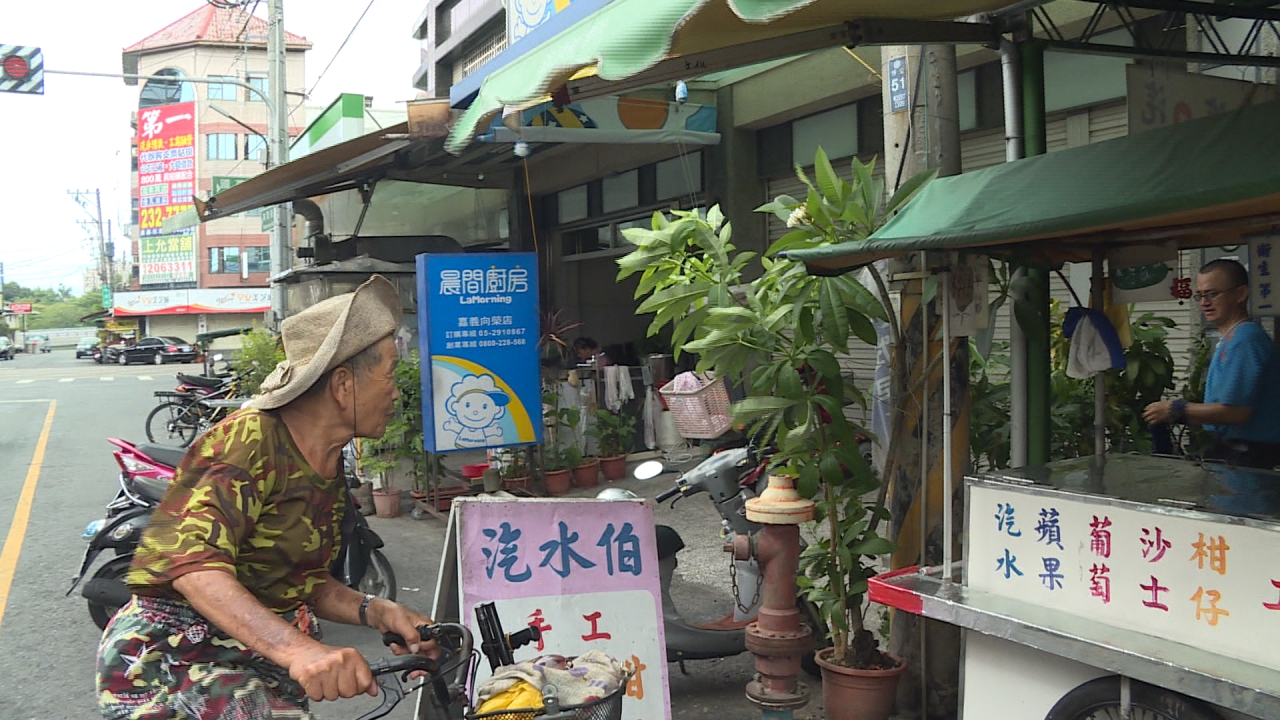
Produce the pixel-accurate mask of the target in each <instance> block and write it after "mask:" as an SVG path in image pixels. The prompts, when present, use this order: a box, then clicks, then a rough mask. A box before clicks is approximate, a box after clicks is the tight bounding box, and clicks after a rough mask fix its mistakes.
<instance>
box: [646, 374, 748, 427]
mask: <svg viewBox="0 0 1280 720" xmlns="http://www.w3.org/2000/svg"><path fill="white" fill-rule="evenodd" d="M702 380H703V383H704V384H703V386H702V387H700V388H698V389H697V390H693V391H689V392H685V391H681V390H675V389H673V387H672V384H673V383H674V381H672V382H669V383H667V384H666V385H663V386H662V387H661V388H660V389H659V390H658V393H659V394H661V395H662V398H663V399H664V400H666V401H667V409H668V410H670V411H671V419H672V420H674V421H675V425H676V432H678V433H680V436H681V437H683V438H686V439H689V440H711V439H713V438H718V437H720V436H721V435H723V434H724V433H725V431H726V430H728V429H729V426H730V425H732V424H733V417H732V416H731V415H730V414H729V391H728V390H727V389H726V388H725V386H724V378H706V377H704V378H702Z"/></svg>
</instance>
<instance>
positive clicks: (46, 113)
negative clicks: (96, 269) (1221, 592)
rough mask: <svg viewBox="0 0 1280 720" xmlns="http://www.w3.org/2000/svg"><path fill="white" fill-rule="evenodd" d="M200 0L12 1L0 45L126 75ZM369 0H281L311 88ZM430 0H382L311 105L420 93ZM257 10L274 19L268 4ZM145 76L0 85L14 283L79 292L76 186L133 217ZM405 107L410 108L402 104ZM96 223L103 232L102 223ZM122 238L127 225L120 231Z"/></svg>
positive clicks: (383, 100)
mask: <svg viewBox="0 0 1280 720" xmlns="http://www.w3.org/2000/svg"><path fill="white" fill-rule="evenodd" d="M202 3H203V0H166V1H165V2H152V3H104V2H101V0H44V1H43V2H19V1H18V0H6V1H5V2H4V3H3V4H4V11H3V13H2V14H3V20H0V44H13V45H37V46H40V47H41V48H42V49H43V51H44V62H45V67H46V68H48V69H51V70H73V71H88V72H108V73H118V72H121V69H120V51H121V49H122V48H124V47H126V46H128V45H131V44H133V43H135V42H137V41H139V40H141V39H142V38H144V37H146V36H148V35H150V34H152V33H154V32H156V31H158V30H160V29H161V28H163V27H165V26H166V25H168V24H169V23H171V22H173V21H175V20H177V19H179V18H181V17H182V16H184V15H186V14H187V13H190V12H191V11H193V10H196V9H197V8H199V7H200V6H201V4H202ZM367 4H368V3H367V2H366V1H365V0H285V5H284V13H285V27H286V28H287V29H288V30H289V31H290V32H293V33H298V34H300V35H304V36H306V37H307V39H308V40H310V41H311V43H312V45H313V47H312V48H311V50H310V51H309V52H308V53H307V63H306V66H307V86H308V87H310V86H311V85H312V84H313V83H315V80H316V77H317V76H318V75H319V74H320V72H321V71H322V70H323V69H324V67H325V65H327V64H328V63H329V60H330V59H331V58H333V56H334V53H335V52H336V51H337V49H338V46H339V45H340V44H341V43H342V40H343V38H345V37H346V36H347V33H348V32H350V31H351V28H352V26H353V25H355V22H356V18H358V17H360V13H361V12H362V11H363V10H364V9H365V6H366V5H367ZM425 6H426V0H420V2H418V3H405V2H401V1H400V0H374V1H373V5H372V8H371V9H370V10H369V13H368V15H366V16H365V18H364V20H363V21H362V22H361V23H360V25H359V27H358V28H357V29H356V31H355V34H354V35H353V36H352V37H351V40H350V41H348V42H347V45H346V47H345V48H343V50H342V53H341V54H340V55H338V57H337V60H336V61H335V62H334V63H333V67H331V68H330V69H329V71H328V73H327V74H326V75H325V76H324V79H323V80H322V81H321V83H320V84H319V85H318V86H317V87H316V88H315V90H314V91H313V93H312V95H311V98H310V100H308V104H312V105H320V106H323V105H327V104H329V102H331V101H332V100H333V99H334V97H335V96H336V95H337V94H338V93H342V92H354V93H364V94H366V95H372V96H373V97H374V103H375V106H376V107H388V108H390V107H398V106H397V104H396V101H400V100H408V99H411V98H412V97H414V95H415V92H416V91H415V90H414V89H413V87H412V80H413V74H414V72H415V71H416V70H417V69H418V58H419V50H418V41H416V40H414V39H413V38H412V37H411V35H410V33H411V32H412V31H413V23H414V21H415V20H416V19H417V16H418V14H419V13H420V12H421V10H422V8H423V7H425ZM257 14H258V15H259V16H261V17H264V18H265V17H266V2H262V3H261V6H260V7H259V9H258V12H257ZM139 87H140V86H134V87H130V86H127V85H125V84H124V81H123V80H118V79H108V78H87V77H72V76H66V75H47V76H46V77H45V90H44V95H18V94H12V93H0V262H2V263H4V271H5V272H4V274H5V280H6V281H14V282H19V283H22V284H23V285H27V286H35V287H57V286H58V285H59V284H64V285H68V286H70V287H71V288H72V289H73V290H74V291H76V292H80V290H81V285H82V282H83V277H84V269H85V268H86V267H90V266H92V265H93V264H94V255H93V254H91V246H90V238H91V237H92V238H94V244H95V245H96V234H95V235H93V236H91V235H90V234H89V229H88V228H85V227H82V226H80V225H79V224H77V221H79V220H87V219H88V218H89V215H88V214H86V213H85V211H84V210H82V209H81V208H80V207H79V206H78V205H77V204H76V203H75V201H74V199H73V198H72V197H71V196H70V195H69V194H68V191H74V190H89V191H90V192H91V191H92V190H93V189H95V188H100V189H101V190H102V215H103V218H104V220H105V219H108V218H109V219H111V220H113V224H115V225H116V227H117V228H118V227H119V224H120V223H123V222H128V220H129V140H130V135H131V134H132V130H131V129H130V127H129V112H130V111H131V110H132V109H134V108H135V107H136V106H137V97H138V90H139ZM400 107H402V106H400ZM95 232H96V231H95ZM116 238H117V241H119V240H120V234H119V232H118V230H117V233H116Z"/></svg>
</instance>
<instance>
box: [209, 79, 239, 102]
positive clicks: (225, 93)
mask: <svg viewBox="0 0 1280 720" xmlns="http://www.w3.org/2000/svg"><path fill="white" fill-rule="evenodd" d="M213 77H214V78H216V79H218V80H235V78H233V77H226V76H225V75H214V76H213ZM239 91H240V87H239V86H238V85H233V84H231V83H209V91H208V97H209V99H210V100H230V101H232V102H234V101H235V99H236V94H237V93H238V92H239Z"/></svg>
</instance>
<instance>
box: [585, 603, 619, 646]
mask: <svg viewBox="0 0 1280 720" xmlns="http://www.w3.org/2000/svg"><path fill="white" fill-rule="evenodd" d="M601 617H602V613H601V612H600V611H599V610H597V611H595V612H593V613H591V614H590V615H583V616H582V619H583V620H586V621H587V622H589V623H591V632H590V633H588V634H586V635H583V636H582V639H583V640H586V641H587V642H591V641H592V640H612V639H613V636H612V635H610V634H609V633H607V632H602V631H601V630H600V628H599V626H598V623H599V622H600V618H601Z"/></svg>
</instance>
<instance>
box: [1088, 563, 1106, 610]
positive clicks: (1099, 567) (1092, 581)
mask: <svg viewBox="0 0 1280 720" xmlns="http://www.w3.org/2000/svg"><path fill="white" fill-rule="evenodd" d="M1110 573H1111V568H1109V567H1107V564H1106V563H1101V564H1099V563H1094V564H1093V567H1091V568H1089V595H1090V596H1092V597H1096V598H1100V599H1101V600H1102V602H1103V603H1104V604H1105V603H1109V602H1111V574H1110Z"/></svg>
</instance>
